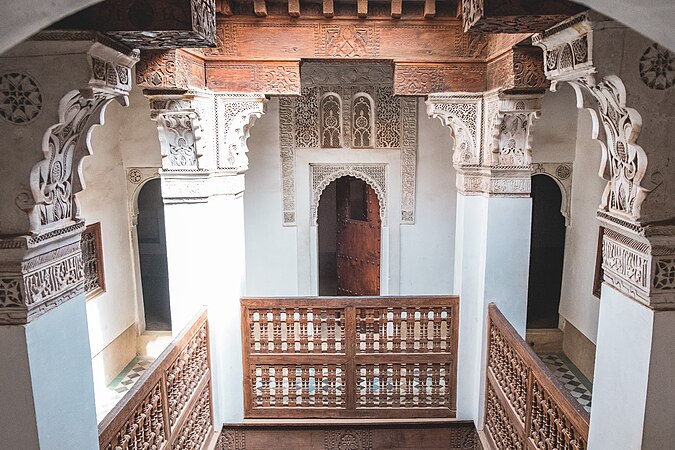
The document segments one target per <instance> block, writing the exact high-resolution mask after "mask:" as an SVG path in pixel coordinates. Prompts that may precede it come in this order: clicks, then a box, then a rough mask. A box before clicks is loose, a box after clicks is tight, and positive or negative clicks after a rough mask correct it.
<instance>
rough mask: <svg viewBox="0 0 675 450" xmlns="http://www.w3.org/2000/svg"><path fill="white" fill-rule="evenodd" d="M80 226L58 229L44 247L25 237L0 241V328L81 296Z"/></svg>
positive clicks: (82, 225) (81, 224)
mask: <svg viewBox="0 0 675 450" xmlns="http://www.w3.org/2000/svg"><path fill="white" fill-rule="evenodd" d="M83 230H84V222H82V221H80V222H76V223H75V224H74V225H73V226H70V227H67V228H61V229H60V230H59V231H60V233H52V235H51V236H49V237H47V238H46V242H47V244H44V245H43V244H42V242H40V241H38V242H36V241H35V240H32V239H30V238H26V237H19V238H15V239H9V240H0V252H3V253H5V252H7V253H6V254H8V255H9V254H10V253H9V252H10V251H11V252H12V254H17V255H23V257H19V258H13V259H12V260H3V262H0V325H16V324H24V323H27V322H29V321H30V320H33V319H35V318H37V317H39V316H40V315H42V314H43V313H45V312H47V311H49V310H51V309H52V308H55V307H57V306H58V305H60V304H62V303H64V302H66V301H68V300H70V299H71V298H73V297H75V296H76V295H78V294H82V293H84V269H83V264H82V252H81V248H80V234H81V233H82V231H83Z"/></svg>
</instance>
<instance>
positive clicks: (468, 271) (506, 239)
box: [427, 92, 542, 427]
mask: <svg viewBox="0 0 675 450" xmlns="http://www.w3.org/2000/svg"><path fill="white" fill-rule="evenodd" d="M541 96H542V94H527V95H519V94H513V95H505V94H501V95H500V94H498V93H496V92H495V93H488V94H478V95H475V94H471V95H469V94H432V95H430V96H429V99H428V101H427V110H428V113H429V115H430V116H432V117H438V118H439V119H441V121H442V122H443V123H444V124H445V125H446V126H448V127H450V128H451V130H452V132H453V137H454V154H453V162H454V166H455V169H456V170H457V190H458V194H457V233H456V243H455V281H454V286H455V293H456V294H458V295H459V296H460V309H459V310H460V320H459V326H460V329H459V350H458V360H459V361H461V364H459V366H458V373H457V393H458V399H457V417H458V418H461V419H471V420H474V422H475V423H476V424H477V425H478V426H479V427H482V420H483V404H484V386H485V351H486V347H487V346H486V344H487V338H486V333H487V305H488V304H489V303H491V302H494V303H496V304H497V306H498V307H499V309H500V310H501V311H502V312H503V313H504V315H505V316H506V317H507V318H508V319H509V320H510V321H511V323H512V324H513V325H514V327H515V328H516V329H517V330H518V332H519V333H521V335H524V333H525V319H526V313H527V281H528V269H529V258H530V254H529V253H530V227H531V215H532V202H531V199H530V171H531V169H530V163H531V156H530V144H529V136H530V129H531V125H532V121H533V119H534V118H535V117H536V116H537V115H538V111H539V110H540V99H541Z"/></svg>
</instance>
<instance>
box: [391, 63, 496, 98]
mask: <svg viewBox="0 0 675 450" xmlns="http://www.w3.org/2000/svg"><path fill="white" fill-rule="evenodd" d="M485 86H486V64H485V63H482V62H481V63H478V62H476V63H452V64H416V63H394V94H396V95H428V94H431V93H434V92H483V91H485Z"/></svg>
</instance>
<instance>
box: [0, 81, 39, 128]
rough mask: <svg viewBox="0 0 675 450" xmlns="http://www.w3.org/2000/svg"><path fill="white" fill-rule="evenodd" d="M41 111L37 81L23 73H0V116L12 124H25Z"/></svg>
mask: <svg viewBox="0 0 675 450" xmlns="http://www.w3.org/2000/svg"><path fill="white" fill-rule="evenodd" d="M40 111H42V94H41V93H40V88H39V86H38V85H37V82H36V81H35V80H34V79H33V78H32V77H31V76H29V75H26V74H25V73H5V74H2V75H0V117H2V118H3V119H5V120H6V121H8V122H11V123H14V124H21V125H24V124H27V123H30V122H32V121H33V119H35V118H36V117H37V116H38V114H40Z"/></svg>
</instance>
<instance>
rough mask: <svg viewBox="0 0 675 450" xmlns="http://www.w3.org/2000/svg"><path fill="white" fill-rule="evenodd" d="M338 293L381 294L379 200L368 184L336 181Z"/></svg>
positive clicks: (355, 181)
mask: <svg viewBox="0 0 675 450" xmlns="http://www.w3.org/2000/svg"><path fill="white" fill-rule="evenodd" d="M336 206H337V242H336V247H337V255H336V256H337V294H338V295H380V233H381V219H380V203H379V201H378V198H377V195H376V194H375V191H374V190H373V188H371V187H370V186H369V185H368V183H366V182H364V181H362V180H360V179H357V178H354V177H342V178H340V179H338V180H337V186H336Z"/></svg>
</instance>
